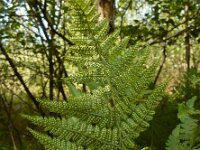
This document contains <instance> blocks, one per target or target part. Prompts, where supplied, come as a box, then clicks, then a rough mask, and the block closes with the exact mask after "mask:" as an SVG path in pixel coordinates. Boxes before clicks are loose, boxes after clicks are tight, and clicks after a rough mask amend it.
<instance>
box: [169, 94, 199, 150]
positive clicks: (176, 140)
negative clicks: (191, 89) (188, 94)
mask: <svg viewBox="0 0 200 150" xmlns="http://www.w3.org/2000/svg"><path fill="white" fill-rule="evenodd" d="M195 100H196V97H193V98H192V99H190V100H189V101H188V102H183V103H182V104H179V112H178V118H179V119H180V120H181V123H180V124H179V125H177V127H176V128H175V129H174V130H173V132H172V134H171V135H170V136H169V139H168V141H167V144H166V146H167V147H166V150H180V149H182V150H189V149H190V150H199V149H200V127H199V118H200V117H199V116H200V111H199V110H197V109H195V108H194V103H195Z"/></svg>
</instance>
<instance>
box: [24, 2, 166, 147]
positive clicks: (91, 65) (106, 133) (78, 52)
mask: <svg viewBox="0 0 200 150" xmlns="http://www.w3.org/2000/svg"><path fill="white" fill-rule="evenodd" d="M69 3H70V7H71V9H72V10H71V15H72V20H73V22H72V25H71V26H70V34H71V35H72V37H71V41H72V42H73V43H74V45H73V46H71V47H69V49H70V51H71V53H70V55H67V56H65V59H66V60H68V62H70V63H71V64H72V65H74V66H76V67H77V68H78V72H77V73H76V74H73V75H72V76H70V77H69V78H68V79H64V81H65V82H66V84H68V85H69V86H68V87H69V89H70V91H73V94H72V96H71V97H70V98H69V102H68V103H67V102H58V101H49V100H38V101H39V102H40V104H41V105H42V106H43V107H45V108H47V109H48V110H49V111H50V112H54V113H59V114H61V117H58V118H56V117H53V116H49V117H44V118H43V117H40V116H25V117H26V118H27V119H29V120H30V121H31V122H33V123H34V124H36V125H39V126H42V127H44V131H45V132H38V131H34V130H32V129H29V130H30V132H31V133H32V134H33V136H34V137H35V138H37V139H38V140H39V141H40V142H41V143H42V145H43V146H44V147H45V148H46V149H52V150H53V149H59V150H61V149H70V150H73V149H74V150H77V149H98V150H101V149H103V150H106V149H109V150H110V149H113V150H117V149H119V150H121V149H130V148H135V147H136V145H135V143H134V140H135V139H136V138H137V137H138V136H139V135H140V133H141V132H142V131H144V130H145V129H146V128H147V127H148V126H149V123H148V122H149V121H150V120H151V119H152V117H153V115H154V113H155V112H154V110H155V108H156V106H157V105H158V104H159V102H160V100H161V97H162V94H163V91H164V89H165V85H166V83H164V84H161V85H160V86H158V87H156V88H155V89H154V90H150V89H149V85H150V84H151V82H152V80H153V79H154V73H155V71H156V68H157V62H155V63H154V64H152V65H151V66H150V67H147V66H146V64H147V63H148V61H149V55H150V51H149V50H148V49H143V50H141V49H140V48H139V46H135V47H132V48H127V44H128V38H125V39H123V40H122V41H119V40H118V36H119V31H116V32H114V33H112V34H111V35H109V36H108V35H107V32H108V22H107V21H102V22H100V23H97V18H98V15H96V13H94V12H95V7H94V6H93V7H92V6H91V3H90V1H82V0H75V1H69ZM73 25H76V27H75V26H73ZM73 84H77V85H78V84H84V85H86V86H87V91H86V93H84V92H81V91H80V90H79V89H78V88H76V87H75V86H73ZM47 133H48V134H47Z"/></svg>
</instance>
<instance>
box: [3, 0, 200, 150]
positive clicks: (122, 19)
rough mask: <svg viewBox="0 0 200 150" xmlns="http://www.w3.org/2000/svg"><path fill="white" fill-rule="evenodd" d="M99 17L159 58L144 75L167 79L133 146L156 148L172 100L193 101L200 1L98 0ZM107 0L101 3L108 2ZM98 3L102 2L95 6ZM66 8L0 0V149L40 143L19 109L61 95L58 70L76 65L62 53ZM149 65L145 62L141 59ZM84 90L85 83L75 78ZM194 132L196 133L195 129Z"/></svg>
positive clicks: (171, 113) (172, 110) (173, 109)
mask: <svg viewBox="0 0 200 150" xmlns="http://www.w3.org/2000/svg"><path fill="white" fill-rule="evenodd" d="M101 2H102V3H100V2H94V3H97V4H96V5H97V10H98V11H99V13H100V19H101V17H102V18H107V19H108V20H109V22H110V31H109V33H108V34H110V33H112V32H113V31H114V30H116V29H120V36H119V40H120V39H122V38H124V37H126V36H129V37H130V41H129V43H128V47H131V46H134V45H137V44H138V45H139V46H140V47H146V46H147V45H148V47H149V48H150V49H152V51H153V54H152V55H151V57H152V60H153V59H156V58H157V57H160V59H161V61H160V64H159V66H158V69H157V73H156V74H155V80H154V82H153V83H152V84H153V85H156V84H158V83H160V82H162V81H164V80H165V79H168V80H169V83H168V86H167V88H166V94H165V96H164V97H163V101H162V102H161V104H160V105H159V107H158V108H157V110H156V115H155V116H154V119H153V120H152V121H151V126H150V127H149V128H148V129H147V130H146V131H145V132H143V133H142V134H141V135H140V137H139V138H138V140H137V141H136V142H137V144H138V145H140V146H141V147H145V146H147V147H148V148H149V149H158V150H161V149H164V148H165V145H166V144H165V143H166V141H167V139H168V137H169V135H170V134H171V132H172V130H173V129H174V128H175V127H176V125H177V124H178V123H179V122H180V121H179V119H178V117H177V112H178V105H179V104H181V103H183V102H187V101H188V100H189V99H191V98H193V99H196V103H195V107H196V109H199V108H200V102H199V101H200V72H199V67H200V50H199V46H200V44H199V42H200V1H199V0H173V1H171V0H157V1H153V0H118V1H112V0H111V1H106V0H102V1H101ZM108 2H109V3H108ZM102 7H105V8H102ZM69 10H70V8H69V7H68V5H67V1H64V0H58V1H54V0H27V1H26V0H2V1H0V149H2V150H4V149H5V150H7V149H40V148H41V145H40V144H39V143H38V142H37V141H36V140H34V138H33V137H32V136H31V135H30V133H29V132H28V131H27V130H26V127H27V126H32V125H31V124H30V123H29V122H28V121H27V120H26V119H24V118H23V117H22V116H21V114H22V113H23V114H43V113H44V111H45V110H43V109H42V108H41V107H40V105H39V104H38V102H37V100H36V99H50V100H60V101H67V100H68V97H69V96H70V90H69V87H68V86H69V85H67V84H66V83H65V82H63V80H62V79H63V78H67V77H68V76H70V75H72V74H74V73H76V72H78V69H77V68H76V67H74V66H72V65H70V63H69V62H68V61H69V60H67V59H66V56H67V55H68V54H72V53H73V51H70V50H68V46H70V45H73V43H72V42H71V41H70V38H69V37H70V36H71V35H70V33H69V32H68V28H69V26H70V24H71V16H70V15H69V13H68V12H69ZM149 65H150V64H149ZM78 87H79V88H80V89H81V90H82V92H87V86H86V85H84V84H83V85H81V86H80V85H79V86H78ZM199 137H200V136H199Z"/></svg>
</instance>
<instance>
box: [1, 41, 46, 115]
mask: <svg viewBox="0 0 200 150" xmlns="http://www.w3.org/2000/svg"><path fill="white" fill-rule="evenodd" d="M0 49H1V51H2V54H3V55H4V56H5V58H6V60H7V61H8V63H9V64H10V66H11V68H12V69H13V72H14V74H15V75H16V77H17V78H18V80H19V81H20V83H21V84H22V86H23V87H24V90H25V91H26V93H27V94H28V96H29V97H30V99H31V101H32V102H33V103H34V105H35V106H36V108H37V110H38V111H39V112H40V114H41V115H42V116H44V112H43V111H42V110H41V109H40V106H39V103H38V102H37V101H36V98H35V97H34V96H33V94H32V93H31V91H30V90H29V88H28V87H27V85H26V84H25V81H24V79H23V78H22V76H21V74H20V73H19V71H18V69H17V67H16V66H15V64H14V63H13V61H12V59H11V58H10V56H9V55H8V53H7V52H6V50H5V49H4V47H3V45H2V43H1V41H0Z"/></svg>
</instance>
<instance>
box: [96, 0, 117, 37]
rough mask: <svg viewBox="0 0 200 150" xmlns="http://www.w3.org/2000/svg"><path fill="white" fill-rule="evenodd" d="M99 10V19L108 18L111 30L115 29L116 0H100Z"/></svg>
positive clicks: (110, 31)
mask: <svg viewBox="0 0 200 150" xmlns="http://www.w3.org/2000/svg"><path fill="white" fill-rule="evenodd" d="M97 5H98V6H97V7H98V12H99V13H100V17H99V21H101V20H103V19H107V20H108V21H109V26H110V29H109V32H108V33H112V32H113V31H114V28H115V26H114V17H115V0H98V3H97Z"/></svg>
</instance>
